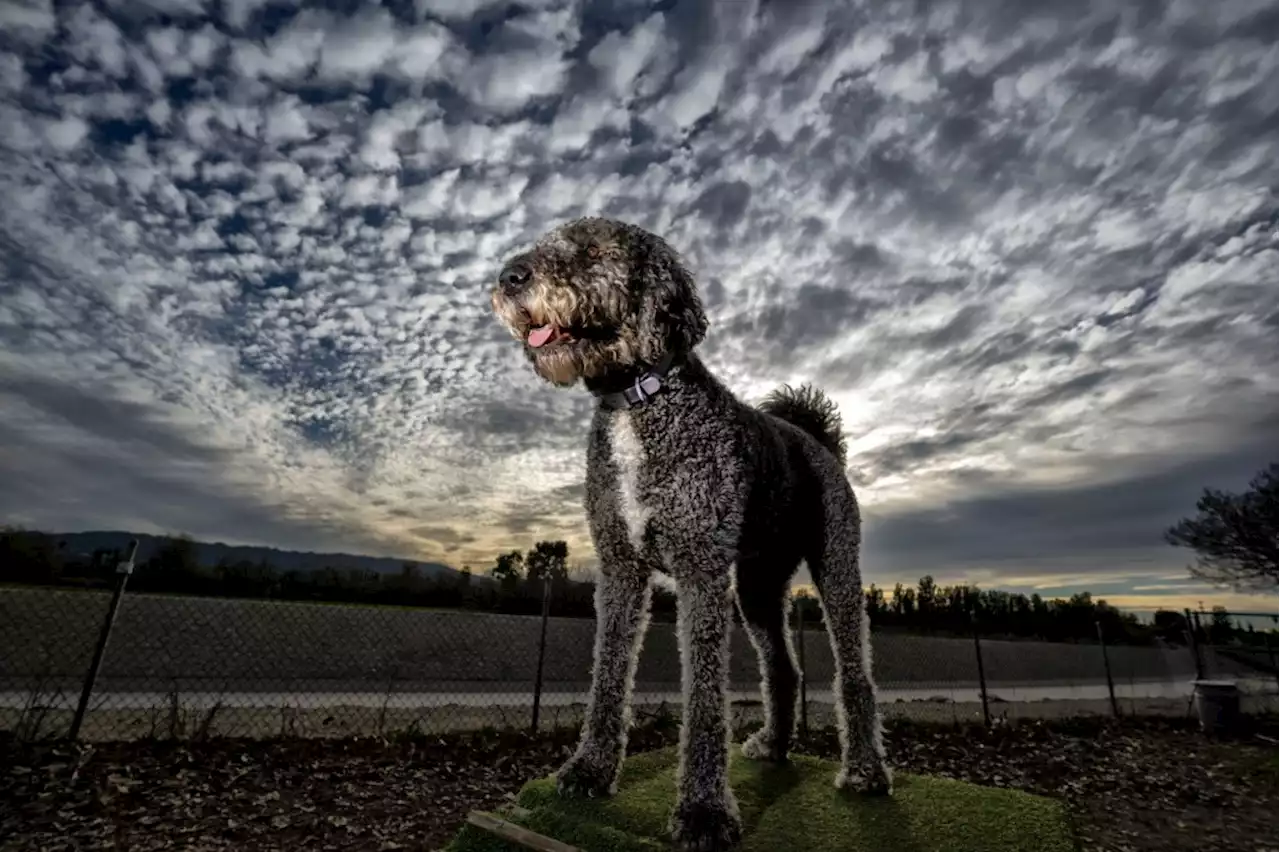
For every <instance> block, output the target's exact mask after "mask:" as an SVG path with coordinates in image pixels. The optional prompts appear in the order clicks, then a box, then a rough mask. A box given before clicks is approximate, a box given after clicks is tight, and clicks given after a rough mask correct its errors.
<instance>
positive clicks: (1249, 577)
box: [1164, 462, 1277, 593]
mask: <svg viewBox="0 0 1280 852" xmlns="http://www.w3.org/2000/svg"><path fill="white" fill-rule="evenodd" d="M1276 481H1277V466H1276V463H1275V462H1272V463H1271V464H1270V465H1269V466H1268V467H1267V468H1266V469H1264V470H1261V471H1259V472H1258V473H1257V475H1255V476H1254V477H1253V479H1251V480H1250V481H1249V489H1248V490H1247V491H1245V492H1243V493H1241V494H1232V493H1229V492H1226V491H1218V490H1215V489H1211V488H1206V489H1205V490H1204V493H1203V494H1202V495H1201V496H1200V499H1199V500H1198V501H1197V502H1196V510H1197V514H1196V516H1195V517H1193V518H1183V519H1182V520H1181V521H1179V522H1178V523H1176V524H1174V525H1173V526H1172V527H1169V529H1167V530H1166V531H1165V534H1164V538H1165V541H1167V542H1168V543H1169V544H1172V545H1174V546H1175V547H1186V548H1189V549H1191V550H1193V551H1195V553H1196V564H1195V565H1191V566H1188V568H1187V570H1188V571H1189V572H1190V574H1191V576H1193V577H1195V578H1197V579H1199V580H1203V581H1205V582H1207V583H1210V584H1211V585H1215V586H1229V587H1231V588H1234V589H1235V590H1236V591H1239V592H1246V593H1254V592H1266V591H1274V590H1275V588H1276V585H1277V582H1276V578H1277V572H1276V544H1277V539H1276V506H1277V501H1276Z"/></svg>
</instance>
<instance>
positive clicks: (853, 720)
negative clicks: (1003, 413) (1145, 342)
mask: <svg viewBox="0 0 1280 852" xmlns="http://www.w3.org/2000/svg"><path fill="white" fill-rule="evenodd" d="M828 487H829V491H828V493H827V494H826V495H825V499H824V500H823V510H824V518H823V523H824V530H823V536H822V542H821V549H820V551H819V552H817V553H813V554H810V556H809V557H808V559H807V560H806V561H807V562H808V564H809V572H810V573H811V574H812V575H813V581H814V585H816V586H817V588H818V596H819V600H820V602H821V604H822V612H823V618H824V619H825V621H826V624H827V633H828V636H829V638H830V640H831V653H832V656H833V657H834V658H835V669H836V673H835V705H836V722H837V725H838V729H839V733H840V750H841V769H840V773H839V774H838V775H837V776H836V786H837V787H841V788H847V789H851V790H857V791H862V792H869V793H889V792H890V791H891V789H892V786H893V780H892V778H893V776H892V773H891V772H890V770H889V765H888V763H887V762H886V759H885V750H884V738H883V726H882V724H881V718H880V708H879V706H877V704H876V687H875V681H874V679H873V677H872V672H871V635H870V634H871V631H870V626H869V624H868V620H867V611H866V601H865V599H864V597H863V593H862V576H861V571H860V570H859V566H858V550H859V546H860V543H861V529H860V527H861V522H860V519H859V513H858V505H857V501H856V499H855V498H854V496H853V490H852V489H851V488H849V487H848V484H847V483H846V482H844V481H841V482H840V483H839V485H835V484H833V485H831V486H828Z"/></svg>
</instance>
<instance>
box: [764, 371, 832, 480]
mask: <svg viewBox="0 0 1280 852" xmlns="http://www.w3.org/2000/svg"><path fill="white" fill-rule="evenodd" d="M759 407H760V410H761V411H764V412H766V413H768V414H772V415H773V416H774V417H780V418H782V419H783V420H785V421H787V422H788V423H790V424H791V425H792V426H797V427H799V428H801V429H803V430H804V431H806V432H808V433H809V434H810V435H812V436H813V437H815V438H817V439H818V443H820V444H822V446H824V447H826V448H827V449H828V450H830V451H831V453H832V455H834V456H835V457H836V459H837V460H838V461H839V462H840V466H841V467H844V466H845V456H846V455H847V451H848V448H847V447H846V446H845V440H844V434H843V432H842V424H841V422H840V411H839V409H837V408H836V404H835V403H834V402H832V401H831V398H830V397H829V396H827V395H826V394H825V393H823V392H822V391H821V390H819V389H818V388H815V387H814V386H813V385H801V386H800V387H798V388H793V387H791V386H790V385H783V386H782V387H780V388H778V389H776V390H774V391H773V392H772V393H770V394H769V395H768V396H767V397H765V398H764V401H763V402H761V403H760V406H759Z"/></svg>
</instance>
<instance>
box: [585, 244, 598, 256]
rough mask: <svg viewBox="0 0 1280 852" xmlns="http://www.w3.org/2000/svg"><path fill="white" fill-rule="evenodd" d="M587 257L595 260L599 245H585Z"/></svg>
mask: <svg viewBox="0 0 1280 852" xmlns="http://www.w3.org/2000/svg"><path fill="white" fill-rule="evenodd" d="M587 257H589V258H591V259H592V260H596V259H597V258H599V257H600V246H598V245H596V244H595V243H592V244H591V245H589V246H587Z"/></svg>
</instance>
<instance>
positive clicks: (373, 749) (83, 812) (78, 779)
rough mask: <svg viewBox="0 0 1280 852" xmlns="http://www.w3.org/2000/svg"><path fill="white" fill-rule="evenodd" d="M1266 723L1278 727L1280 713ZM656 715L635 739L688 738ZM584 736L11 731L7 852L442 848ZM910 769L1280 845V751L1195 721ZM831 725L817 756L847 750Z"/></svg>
mask: <svg viewBox="0 0 1280 852" xmlns="http://www.w3.org/2000/svg"><path fill="white" fill-rule="evenodd" d="M1267 728H1268V730H1266V731H1265V732H1266V733H1267V734H1268V735H1269V736H1271V737H1274V736H1275V733H1276V723H1275V720H1274V719H1272V720H1269V722H1268V723H1267ZM674 737H675V728H674V724H673V723H672V720H670V719H669V718H665V719H659V720H657V721H656V722H655V721H652V720H651V721H649V722H647V723H646V724H645V725H644V726H642V727H641V728H640V729H638V730H637V731H636V732H635V734H634V735H633V737H632V750H633V751H638V750H645V749H648V748H653V747H656V746H658V745H662V744H666V743H669V742H672V741H673V740H674ZM573 739H574V732H573V731H561V732H559V733H557V734H554V735H553V734H546V735H543V736H540V737H537V738H532V737H529V736H526V735H522V734H516V733H509V734H495V733H480V734H473V735H469V736H456V737H449V738H443V739H437V738H425V739H424V738H418V739H415V740H403V741H386V740H381V739H362V740H347V741H340V742H335V741H333V740H293V741H276V742H270V743H263V742H259V741H243V740H241V741H235V740H228V741H215V742H207V743H194V744H191V743H186V744H165V743H150V744H148V743H128V744H117V745H99V746H96V747H93V748H88V747H85V748H78V747H73V746H69V745H43V746H40V745H36V746H31V745H28V746H19V745H17V744H15V743H13V742H11V741H5V742H0V767H3V769H2V770H0V776H2V777H0V848H2V849H4V850H70V849H75V850H89V849H120V850H130V852H133V850H137V852H145V850H157V849H183V850H212V849H237V850H267V849H290V850H327V849H360V850H364V849H368V850H380V849H417V850H433V849H438V848H440V847H442V846H444V844H445V843H446V842H447V841H448V839H449V838H450V837H452V836H453V834H454V832H455V831H456V830H457V827H458V825H459V823H460V822H461V820H462V819H463V817H464V815H465V814H466V812H467V811H468V810H470V809H472V808H492V807H494V806H496V805H498V804H500V803H501V802H502V801H503V800H504V799H505V798H506V797H507V796H508V795H509V794H511V793H514V791H516V790H517V789H518V788H519V787H520V786H521V784H523V783H524V782H525V781H526V780H528V779H530V778H534V777H537V776H541V775H545V774H546V773H548V772H550V771H551V770H552V769H554V768H555V767H556V765H558V763H559V762H560V760H561V759H562V758H563V756H564V755H565V754H567V749H568V748H570V747H571V745H572V742H573ZM888 739H889V747H890V753H891V756H892V759H893V762H894V763H895V764H896V765H897V766H899V767H901V768H903V769H905V770H908V771H912V772H923V773H932V774H937V775H944V776H948V777H952V778H959V779H963V780H966V781H972V782H975V783H979V784H991V785H997V786H1005V787H1015V788H1019V789H1024V790H1028V791H1032V792H1037V793H1043V794H1048V795H1052V796H1059V797H1062V798H1064V799H1065V800H1066V801H1067V802H1068V803H1069V804H1070V808H1071V811H1072V813H1073V815H1074V818H1075V820H1076V823H1077V827H1078V831H1079V835H1080V840H1081V844H1082V847H1083V849H1085V850H1116V852H1120V851H1121V850H1161V852H1178V850H1188V851H1189V850H1195V852H1213V851H1214V850H1232V852H1252V850H1268V852H1270V850H1275V849H1276V848H1277V847H1278V846H1280V838H1278V837H1277V828H1276V825H1277V823H1276V816H1277V792H1276V791H1277V783H1278V777H1277V758H1276V748H1275V746H1273V745H1270V744H1267V743H1266V742H1264V741H1262V740H1259V739H1257V738H1254V737H1252V736H1249V737H1239V738H1235V739H1233V740H1231V741H1212V740H1210V739H1208V738H1207V737H1205V736H1204V735H1202V734H1201V733H1199V731H1197V730H1196V728H1195V727H1194V725H1193V724H1192V723H1191V722H1189V721H1185V720H1159V719H1152V720H1123V721H1114V720H1099V719H1082V720H1059V721H1055V722H1034V721H1032V722H1022V723H1018V724H1013V725H1008V726H1000V727H997V728H996V729H994V730H991V731H983V730H982V729H980V728H955V727H951V726H924V725H918V724H915V725H913V724H909V723H894V724H892V725H891V726H890V728H889V736H888ZM835 747H836V742H835V736H834V734H833V733H832V732H830V731H827V732H822V733H815V734H814V735H812V736H810V737H808V738H806V739H805V741H804V743H803V745H802V750H804V751H807V752H809V753H812V754H818V755H822V756H834V754H835Z"/></svg>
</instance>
